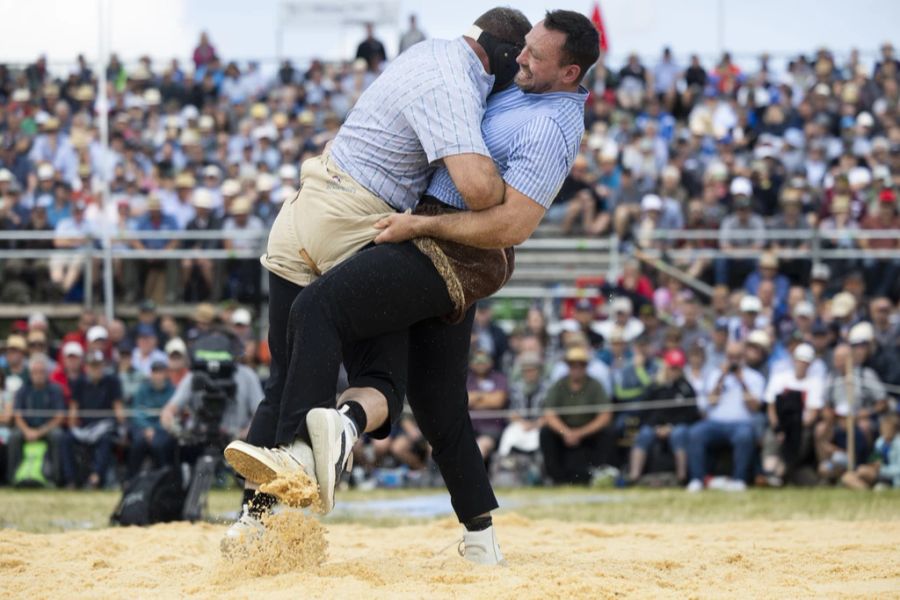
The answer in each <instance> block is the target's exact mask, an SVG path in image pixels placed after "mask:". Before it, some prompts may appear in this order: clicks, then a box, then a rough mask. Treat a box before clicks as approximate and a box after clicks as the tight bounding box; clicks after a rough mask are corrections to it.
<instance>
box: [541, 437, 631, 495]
mask: <svg viewBox="0 0 900 600" xmlns="http://www.w3.org/2000/svg"><path fill="white" fill-rule="evenodd" d="M540 437H541V453H542V454H543V455H544V468H545V469H546V470H547V475H548V476H549V477H550V479H552V480H553V482H554V483H582V484H587V483H590V481H591V467H599V466H601V465H611V464H614V462H615V453H616V433H615V430H614V428H613V427H612V426H609V427H605V428H603V429H601V430H600V431H598V432H596V433H594V434H593V435H590V436H588V437H586V438H584V439H583V440H581V443H580V444H579V445H578V446H575V447H569V446H566V444H565V442H564V441H563V438H562V436H561V435H560V434H558V433H556V432H555V431H553V430H552V429H550V428H549V427H544V428H542V429H541V434H540Z"/></svg>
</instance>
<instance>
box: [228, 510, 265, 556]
mask: <svg viewBox="0 0 900 600" xmlns="http://www.w3.org/2000/svg"><path fill="white" fill-rule="evenodd" d="M265 532H266V527H265V525H263V522H262V519H261V518H259V517H258V516H256V515H254V514H253V513H251V512H250V510H249V509H248V508H247V507H246V506H244V508H243V510H242V511H241V516H240V518H238V520H237V521H235V522H234V523H232V524H231V526H230V527H229V528H228V529H226V530H225V537H223V538H222V542H221V543H220V544H219V547H220V549H221V550H222V555H223V556H226V557H227V556H230V555H231V554H232V553H233V552H234V551H235V549H236V548H238V547H240V546H241V545H243V544H245V543H247V542H248V541H250V540H251V539H253V538H255V537H262V535H263V534H264V533H265Z"/></svg>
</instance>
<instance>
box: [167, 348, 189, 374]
mask: <svg viewBox="0 0 900 600" xmlns="http://www.w3.org/2000/svg"><path fill="white" fill-rule="evenodd" d="M186 366H187V362H186V361H185V360H184V356H182V355H181V354H178V353H177V352H173V353H172V354H170V355H169V369H170V370H171V371H180V370H182V369H183V368H185V367H186Z"/></svg>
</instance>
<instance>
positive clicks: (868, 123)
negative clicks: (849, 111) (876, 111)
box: [856, 111, 875, 127]
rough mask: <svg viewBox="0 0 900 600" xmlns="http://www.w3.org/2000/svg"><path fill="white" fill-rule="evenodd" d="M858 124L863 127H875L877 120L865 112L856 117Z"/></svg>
mask: <svg viewBox="0 0 900 600" xmlns="http://www.w3.org/2000/svg"><path fill="white" fill-rule="evenodd" d="M856 124H857V125H861V126H862V127H872V126H874V125H875V119H874V118H873V117H872V115H871V114H869V113H867V112H865V111H863V112H861V113H859V114H858V115H857V116H856Z"/></svg>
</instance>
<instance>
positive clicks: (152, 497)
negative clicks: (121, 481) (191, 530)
mask: <svg viewBox="0 0 900 600" xmlns="http://www.w3.org/2000/svg"><path fill="white" fill-rule="evenodd" d="M184 500H185V489H184V485H183V482H182V479H181V470H180V469H178V468H176V467H162V468H160V469H154V470H152V471H145V472H143V473H140V474H138V475H136V476H135V477H134V478H132V479H130V480H128V481H127V482H126V483H125V487H124V489H123V490H122V499H121V500H120V501H119V504H118V506H116V509H115V511H114V512H113V514H112V517H111V518H110V521H111V522H112V523H113V524H117V525H152V524H154V523H166V522H168V521H177V520H179V519H181V512H182V508H183V507H184Z"/></svg>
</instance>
